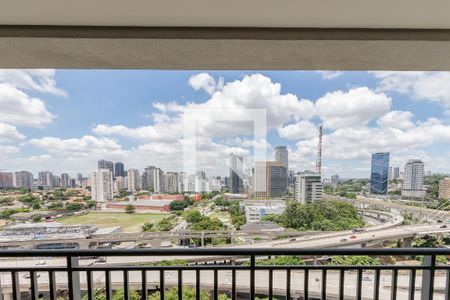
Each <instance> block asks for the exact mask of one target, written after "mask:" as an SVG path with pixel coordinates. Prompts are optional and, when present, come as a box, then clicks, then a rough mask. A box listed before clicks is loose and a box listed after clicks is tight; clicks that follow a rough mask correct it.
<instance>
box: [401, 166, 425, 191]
mask: <svg viewBox="0 0 450 300" xmlns="http://www.w3.org/2000/svg"><path fill="white" fill-rule="evenodd" d="M403 174H404V177H403V184H402V197H406V198H424V197H425V196H426V191H425V189H424V187H423V181H424V177H425V176H424V164H423V162H422V161H421V160H420V159H410V160H408V162H407V163H406V164H405V171H404V173H403Z"/></svg>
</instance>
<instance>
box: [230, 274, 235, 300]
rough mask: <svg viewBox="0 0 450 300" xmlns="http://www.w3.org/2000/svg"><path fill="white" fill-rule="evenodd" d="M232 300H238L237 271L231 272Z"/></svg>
mask: <svg viewBox="0 0 450 300" xmlns="http://www.w3.org/2000/svg"><path fill="white" fill-rule="evenodd" d="M231 300H236V270H235V269H233V270H231Z"/></svg>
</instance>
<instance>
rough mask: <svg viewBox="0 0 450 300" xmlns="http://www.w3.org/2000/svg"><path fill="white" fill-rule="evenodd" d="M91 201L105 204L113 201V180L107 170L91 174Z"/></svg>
mask: <svg viewBox="0 0 450 300" xmlns="http://www.w3.org/2000/svg"><path fill="white" fill-rule="evenodd" d="M91 196H92V200H94V201H99V202H106V201H109V200H112V199H113V178H112V173H111V171H110V170H109V169H99V170H98V171H95V172H92V173H91Z"/></svg>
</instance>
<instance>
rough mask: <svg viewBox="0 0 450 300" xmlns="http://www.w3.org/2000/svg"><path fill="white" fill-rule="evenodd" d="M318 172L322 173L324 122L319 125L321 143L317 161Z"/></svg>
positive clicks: (318, 147) (318, 148)
mask: <svg viewBox="0 0 450 300" xmlns="http://www.w3.org/2000/svg"><path fill="white" fill-rule="evenodd" d="M316 172H317V174H319V175H321V174H322V124H320V126H319V144H318V145H317V163H316Z"/></svg>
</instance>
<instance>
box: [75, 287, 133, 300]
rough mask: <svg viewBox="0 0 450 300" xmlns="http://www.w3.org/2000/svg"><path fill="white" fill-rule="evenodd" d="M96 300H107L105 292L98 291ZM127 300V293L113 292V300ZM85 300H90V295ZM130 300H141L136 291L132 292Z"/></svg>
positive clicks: (118, 290) (121, 290)
mask: <svg viewBox="0 0 450 300" xmlns="http://www.w3.org/2000/svg"><path fill="white" fill-rule="evenodd" d="M94 299H95V300H106V293H105V290H96V291H95V295H94ZM123 299H125V292H124V290H123V289H117V290H115V291H113V295H112V300H123ZM83 300H88V295H87V294H86V295H84V297H83ZM130 300H140V296H139V293H138V292H137V291H135V290H130Z"/></svg>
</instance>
